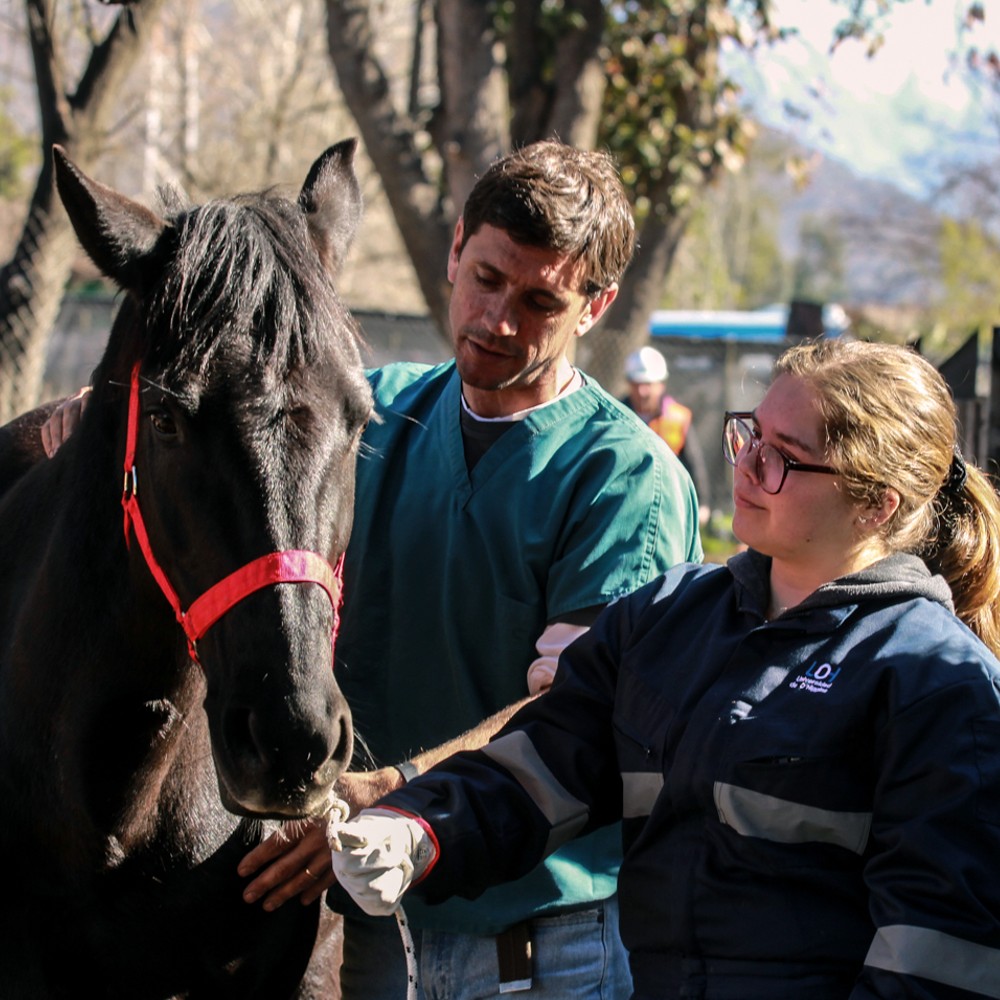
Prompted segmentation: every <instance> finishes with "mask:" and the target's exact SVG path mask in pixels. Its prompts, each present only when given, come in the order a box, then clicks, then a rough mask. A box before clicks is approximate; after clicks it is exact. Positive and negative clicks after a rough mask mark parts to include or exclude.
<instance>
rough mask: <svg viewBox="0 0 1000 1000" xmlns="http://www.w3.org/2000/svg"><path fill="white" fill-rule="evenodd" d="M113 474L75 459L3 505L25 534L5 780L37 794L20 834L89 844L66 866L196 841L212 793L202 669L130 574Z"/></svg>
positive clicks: (7, 662)
mask: <svg viewBox="0 0 1000 1000" xmlns="http://www.w3.org/2000/svg"><path fill="white" fill-rule="evenodd" d="M71 443H72V442H71ZM67 447H68V446H67ZM71 457H72V456H71V455H68V456H67V458H71ZM83 460H84V459H83V456H78V457H77V458H76V459H75V460H74V462H82V461H83ZM109 474H110V473H107V472H104V473H102V475H101V476H100V477H98V481H97V482H95V483H93V484H90V485H91V486H92V488H88V483H87V476H86V470H84V471H82V472H81V469H80V468H79V467H78V466H77V467H75V468H73V467H69V468H63V469H59V468H58V467H57V466H56V463H55V462H54V463H53V465H52V467H50V468H47V469H40V470H38V471H37V473H36V472H32V473H31V474H30V475H29V476H28V477H26V479H25V481H24V482H23V483H19V484H17V486H15V487H14V489H13V490H12V491H11V492H12V494H14V493H17V494H23V495H22V496H16V497H15V496H8V497H7V498H5V501H4V508H3V509H4V510H5V511H6V512H7V513H8V514H9V516H10V518H11V520H12V522H13V523H14V524H15V525H16V526H17V527H18V528H19V529H20V530H19V531H18V530H17V529H15V531H14V532H12V534H18V535H19V536H20V537H19V538H11V537H7V538H6V539H5V540H3V541H0V552H2V554H3V555H6V556H7V557H8V561H7V563H6V568H7V569H8V571H9V579H10V580H11V581H14V580H16V581H17V584H16V587H14V586H13V585H12V587H11V590H10V592H9V593H8V595H7V597H6V600H5V601H4V605H5V610H4V611H3V613H2V614H0V621H2V627H3V635H2V636H0V639H2V646H0V650H3V649H5V650H6V652H2V651H0V713H2V716H0V718H2V723H3V724H2V728H3V730H4V732H3V733H2V734H0V740H2V741H3V743H4V744H5V746H4V759H5V761H6V763H4V764H3V765H2V766H3V767H4V768H8V767H9V771H8V773H7V774H6V775H5V776H4V777H6V778H7V779H9V780H11V781H12V782H15V783H18V784H20V783H22V782H23V788H24V789H30V797H29V796H26V795H25V794H23V793H21V794H19V796H18V798H19V801H25V798H26V797H29V801H28V802H27V803H26V810H25V813H24V814H23V815H22V816H20V817H19V822H20V823H21V824H23V825H24V826H25V827H27V828H28V829H27V830H25V829H22V830H21V833H22V834H25V833H27V836H28V839H30V838H31V837H32V836H36V837H38V838H40V840H41V841H42V842H47V843H48V849H49V850H53V851H54V850H59V851H68V852H70V853H75V854H79V853H82V854H85V855H86V856H87V857H86V860H85V861H84V859H83V858H79V857H77V858H76V859H75V861H74V862H73V864H74V865H75V866H76V865H78V863H79V862H83V865H82V867H85V868H87V869H90V870H92V869H93V866H94V865H95V864H97V865H98V866H100V865H104V866H111V867H113V866H114V865H116V864H118V863H120V860H121V858H123V857H126V856H128V855H129V854H131V853H134V852H136V851H142V850H160V849H162V850H165V851H167V852H179V853H181V854H186V853H188V852H189V851H196V850H198V849H199V847H198V845H194V844H186V843H184V842H183V841H184V838H185V837H188V836H189V834H188V832H187V831H188V830H189V828H190V827H191V823H190V821H189V818H190V816H191V815H193V814H199V816H200V817H201V818H199V824H200V825H202V826H204V822H203V814H205V813H206V812H208V811H209V810H210V809H211V808H212V806H211V803H216V802H217V791H216V788H215V777H214V770H213V768H212V761H211V750H210V745H209V740H208V734H207V725H206V722H205V717H204V712H203V709H202V707H201V702H202V699H203V678H202V677H201V676H200V674H199V673H198V670H199V668H198V667H197V666H195V665H194V664H192V663H190V662H184V661H182V659H181V658H182V657H183V649H184V645H183V640H182V637H181V633H180V630H179V627H178V626H177V625H176V623H175V622H174V620H173V615H172V613H171V612H170V609H169V607H168V606H167V605H166V602H165V601H164V599H163V597H162V595H161V594H160V593H159V591H158V590H157V589H156V586H155V584H154V583H153V582H152V580H151V579H148V578H146V579H134V578H133V575H132V574H136V573H138V572H143V573H144V572H146V571H145V568H144V567H142V566H141V565H140V566H138V570H137V569H136V563H135V561H134V560H130V559H129V556H128V551H127V549H126V545H125V541H124V538H123V536H122V520H121V508H120V506H119V505H117V504H116V502H115V496H114V493H113V492H112V491H110V490H109V489H108V488H107V484H106V483H105V482H104V477H105V476H106V475H109ZM29 480H32V482H29ZM67 492H68V493H69V495H68V496H67V495H65V494H66V493H67ZM60 493H62V494H63V495H62V496H60ZM43 734H44V738H42V735H43ZM33 747H34V748H37V752H34V753H33V751H32V748H33ZM39 754H41V756H40V755H39ZM53 760H54V761H58V762H59V763H58V766H56V767H53V766H52V765H51V763H50V762H51V761H53ZM215 808H217V809H219V811H220V812H221V806H217V805H216V806H215ZM53 823H57V824H58V829H56V828H54V827H53ZM227 824H228V825H231V822H230V821H228V820H227V819H226V818H225V817H222V819H221V827H220V833H221V832H222V829H221V828H223V827H225V826H227ZM67 829H70V830H72V836H67V833H66V830H67ZM29 831H30V832H29ZM15 839H18V838H17V835H15ZM39 846H41V845H39Z"/></svg>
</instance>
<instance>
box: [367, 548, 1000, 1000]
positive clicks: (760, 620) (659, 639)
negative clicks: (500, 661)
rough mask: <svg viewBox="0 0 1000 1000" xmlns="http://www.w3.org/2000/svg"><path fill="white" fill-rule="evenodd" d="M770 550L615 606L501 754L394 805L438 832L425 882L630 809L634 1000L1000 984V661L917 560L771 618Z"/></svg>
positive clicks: (764, 997)
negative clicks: (767, 616)
mask: <svg viewBox="0 0 1000 1000" xmlns="http://www.w3.org/2000/svg"><path fill="white" fill-rule="evenodd" d="M768 567H769V563H768V560H766V559H765V558H764V557H762V556H759V555H757V554H756V553H753V552H749V553H745V554H743V555H741V556H737V557H736V558H735V559H733V560H731V561H730V563H729V564H728V566H726V567H718V566H716V567H708V566H704V567H696V566H680V567H677V568H675V569H674V570H671V571H670V572H668V573H667V575H666V576H665V577H664V578H663V579H661V580H659V581H654V582H653V583H651V584H649V585H648V586H646V587H644V588H642V589H641V590H639V591H637V592H636V593H635V594H633V595H632V596H630V597H627V598H624V599H622V600H620V601H618V602H616V603H615V604H613V605H611V606H610V607H609V608H607V609H606V610H605V611H604V613H603V614H602V615H601V616H600V618H599V619H598V620H597V622H596V623H595V625H594V627H593V628H592V629H591V630H590V631H589V632H588V633H587V634H586V635H585V636H583V637H582V638H581V639H580V640H578V641H577V642H576V643H574V644H573V645H572V646H570V647H569V649H567V650H566V651H565V653H564V654H563V657H562V660H561V661H560V667H559V671H558V673H557V677H556V680H555V683H554V685H553V687H552V688H551V690H550V691H549V692H548V693H547V694H546V695H544V696H542V697H541V698H539V699H537V700H536V701H534V702H532V703H531V704H529V705H528V706H526V707H525V708H524V709H523V710H522V711H521V712H520V713H518V715H517V716H516V717H515V718H514V719H513V720H512V722H511V723H510V725H508V726H507V727H506V728H505V730H504V731H503V732H502V733H501V734H499V735H498V736H497V737H496V739H495V740H494V741H493V742H491V743H490V744H489V745H488V746H487V747H486V748H484V749H483V750H482V751H479V752H475V753H468V754H460V755H458V756H456V757H454V758H452V759H451V760H450V761H447V762H445V763H444V764H443V765H441V766H440V767H439V768H436V769H434V770H432V771H431V772H429V773H428V774H427V775H425V776H424V777H422V778H420V779H417V780H415V781H413V782H411V783H410V784H409V785H407V786H405V787H404V788H402V789H400V790H399V791H397V792H395V793H393V794H392V795H390V796H388V797H387V799H386V800H385V802H386V804H390V805H392V806H395V807H397V808H400V809H403V810H405V811H407V812H410V813H414V814H417V815H420V816H421V817H422V818H423V819H425V820H426V821H427V822H428V823H429V824H430V826H431V827H432V829H433V830H434V833H435V835H436V836H437V838H438V841H439V843H440V846H441V853H440V857H439V859H438V862H437V864H436V865H435V866H434V868H433V869H432V870H431V871H430V873H429V874H428V876H427V877H426V878H425V879H424V880H423V882H421V883H420V884H419V885H418V886H417V888H416V889H415V891H416V892H418V893H421V894H422V895H423V896H424V898H426V899H429V900H432V901H433V900H434V899H440V898H445V897H447V896H448V895H451V894H454V893H459V894H461V895H475V894H476V893H478V892H480V891H482V890H483V889H484V888H485V887H486V886H487V885H490V884H493V883H495V882H497V881H500V880H506V879H510V878H514V877H516V876H518V875H520V874H521V873H523V872H524V871H527V870H528V869H530V868H531V867H532V866H534V865H535V864H536V863H537V862H538V860H539V858H541V857H542V856H543V855H546V854H548V853H550V852H551V851H553V850H555V848H556V847H558V846H559V845H561V844H563V843H565V842H566V840H568V839H570V838H572V837H574V836H576V835H577V834H579V833H583V832H587V831H590V830H593V829H594V828H595V827H598V826H601V825H604V824H608V823H612V822H614V821H616V820H619V819H623V821H624V822H623V836H624V855H625V857H624V862H623V865H622V869H621V875H620V879H619V890H620V899H621V911H622V917H621V920H622V927H621V930H622V938H623V940H624V942H625V944H626V946H627V947H628V949H629V952H630V956H631V961H632V968H633V977H634V980H635V990H636V992H635V996H636V997H637V998H643V1000H646V998H649V1000H651V998H653V997H659V998H662V997H671V996H685V997H698V996H706V997H717V998H734V1000H735V998H740V1000H777V998H783V997H788V998H792V997H794V998H804V997H809V998H810V1000H827V998H829V1000H833V998H839V1000H843V998H847V997H850V998H852V1000H862V998H872V997H880V998H889V997H893V998H895V997H900V998H902V997H906V998H909V1000H913V998H925V997H926V998H929V997H935V998H952V997H954V998H963V997H964V998H968V997H971V996H987V997H1000V664H998V662H997V660H996V659H995V658H994V657H993V655H992V654H991V653H990V652H989V651H988V650H987V648H986V647H985V646H984V645H983V644H982V643H981V642H980V641H979V640H978V639H977V638H976V637H975V636H974V635H973V634H972V633H971V632H970V631H969V630H968V629H967V628H966V627H965V626H964V625H962V624H961V623H960V622H959V621H958V619H957V618H956V617H955V616H954V614H953V611H952V608H951V603H950V593H949V591H948V587H947V585H946V584H945V583H944V581H943V580H942V579H941V578H940V577H932V576H931V575H930V574H929V572H928V571H927V569H926V567H925V566H924V564H923V563H922V562H921V561H920V560H918V559H916V558H913V557H910V556H893V557H890V558H888V559H885V560H883V561H882V562H880V563H877V564H875V565H874V566H872V567H869V568H868V569H867V570H865V571H864V572H862V573H859V574H856V575H853V576H849V577H845V578H843V579H841V580H839V581H835V582H834V583H831V584H828V585H826V586H824V587H822V588H820V589H819V590H818V591H816V592H815V593H814V594H813V595H811V596H810V597H809V598H808V599H807V600H806V601H805V602H803V603H802V604H801V605H799V606H798V607H796V608H793V609H791V610H790V611H788V612H786V613H785V614H783V615H781V616H780V617H778V618H776V619H775V620H773V621H770V622H768V621H766V620H765V618H764V612H765V609H766V606H767V595H768V586H767V574H768Z"/></svg>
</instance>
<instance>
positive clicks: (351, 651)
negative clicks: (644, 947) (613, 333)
mask: <svg viewBox="0 0 1000 1000" xmlns="http://www.w3.org/2000/svg"><path fill="white" fill-rule="evenodd" d="M633 241H634V227H633V221H632V216H631V212H630V209H629V206H628V202H627V200H626V197H625V192H624V190H623V189H622V185H621V181H620V178H619V175H618V172H617V170H616V168H615V167H614V164H613V162H612V161H611V160H610V158H609V157H607V156H605V155H604V154H601V153H585V152H580V151H577V150H574V149H572V148H570V147H567V146H564V145H562V144H560V143H556V142H544V143H536V144H534V145H532V146H529V147H526V148H525V149H523V150H521V151H519V152H517V153H514V154H512V155H511V156H508V157H506V158H505V159H503V160H501V161H498V162H497V163H496V164H494V166H493V167H491V168H490V170H489V171H488V172H487V173H486V174H485V175H484V176H483V177H482V178H481V179H480V181H479V183H478V184H477V186H476V188H475V190H474V191H473V193H472V194H471V195H470V197H469V200H468V202H467V203H466V206H465V208H464V211H463V215H462V218H461V219H460V220H459V222H458V224H457V226H456V228H455V234H454V240H453V243H452V247H451V252H450V254H449V258H448V279H449V281H450V282H451V284H452V297H451V304H450V321H451V333H452V338H453V341H454V350H455V360H454V361H452V362H449V363H447V364H444V365H439V366H437V367H428V366H425V365H414V364H399V365H389V366H387V367H385V368H382V369H380V370H377V371H374V372H372V373H371V374H370V378H371V383H372V387H373V389H374V394H375V400H376V413H377V418H376V419H375V420H373V421H372V422H371V424H370V425H369V427H368V429H367V431H366V432H365V437H364V444H363V445H362V452H361V457H360V459H359V461H358V478H357V502H356V508H357V512H356V515H355V523H354V531H353V534H352V537H351V542H350V545H349V547H348V550H347V559H346V564H345V570H344V593H345V595H346V600H345V604H344V608H343V616H342V624H341V631H340V636H339V639H338V646H337V652H338V665H337V676H338V680H339V681H340V684H341V687H342V689H343V690H344V693H345V694H346V695H347V698H348V700H349V702H350V704H351V707H352V710H353V713H354V717H355V723H356V729H357V732H358V734H359V737H360V739H361V740H362V741H363V747H364V749H365V751H366V752H367V753H368V755H369V760H368V761H367V762H366V763H367V764H368V766H369V768H370V769H369V770H367V771H359V772H353V773H351V774H349V775H345V776H344V778H343V779H342V781H341V784H340V785H339V786H338V787H339V790H340V792H341V794H342V795H343V796H344V797H345V798H346V799H347V800H348V801H349V802H350V803H351V806H352V809H354V810H357V809H359V808H363V807H365V806H368V805H370V804H372V803H373V802H374V801H375V799H377V798H378V797H379V796H380V795H382V794H384V793H386V792H388V791H391V790H392V789H394V788H396V787H398V786H399V785H400V784H402V782H403V781H404V780H405V778H406V776H407V775H410V774H413V773H417V772H419V771H422V770H423V769H425V768H427V767H429V766H430V765H431V764H433V763H435V762H436V761H439V760H441V759H443V758H444V757H445V756H448V755H449V754H450V753H452V752H454V751H456V750H458V749H464V748H469V747H478V746H481V745H482V744H483V743H484V742H486V740H487V739H488V738H489V737H490V736H491V735H492V734H493V733H494V732H495V731H496V730H497V729H498V728H499V726H500V725H501V724H502V722H504V721H505V720H506V719H507V718H509V717H510V715H511V714H512V713H513V711H514V710H515V709H516V708H517V707H518V706H519V705H520V704H522V703H523V702H524V701H525V699H528V698H532V697H537V696H538V695H539V694H540V693H542V692H544V690H545V689H546V688H547V687H548V686H549V684H550V682H551V679H552V676H553V673H554V671H555V665H556V661H557V659H558V655H559V651H560V650H561V649H562V648H563V647H565V646H566V645H567V644H568V643H569V642H570V641H572V639H574V638H576V637H577V636H578V635H580V634H582V633H583V632H584V631H586V630H587V628H588V627H589V625H590V623H591V622H592V621H593V620H594V618H595V617H596V615H597V613H598V612H599V610H600V609H601V608H602V607H603V606H604V605H606V604H607V603H608V602H609V601H612V600H614V599H615V598H617V597H620V596H621V595H623V594H626V593H629V592H630V591H632V590H635V589H636V588H637V587H640V586H641V585H642V584H644V583H646V582H647V581H649V580H651V579H653V578H654V577H656V576H657V575H659V574H660V573H662V572H663V571H664V570H665V569H666V568H667V567H668V566H670V565H672V564H674V563H677V562H680V561H685V560H694V561H698V560H700V558H701V545H700V541H699V538H698V527H697V525H698V501H697V498H696V496H695V493H694V489H693V487H692V485H691V481H690V479H689V477H688V476H687V473H686V472H685V471H684V470H683V468H682V467H681V465H680V463H679V462H678V461H677V459H676V458H675V457H674V455H673V454H672V453H671V452H670V450H669V448H667V446H666V445H665V444H664V443H663V442H662V441H660V440H658V439H657V438H656V437H655V436H654V435H651V434H649V433H648V432H647V431H646V430H645V428H644V427H643V425H642V423H641V421H640V420H639V419H638V418H637V417H636V416H635V415H634V414H632V413H631V412H629V411H628V410H627V409H626V408H625V407H623V406H622V405H620V404H619V403H618V402H617V401H616V400H615V399H614V398H613V397H611V396H610V395H609V394H608V393H606V392H605V391H604V390H603V389H601V387H600V386H598V385H597V383H596V382H594V381H593V379H591V378H589V377H588V376H586V375H584V374H583V373H582V372H580V371H579V370H577V369H576V368H574V366H573V364H572V363H571V361H570V359H569V356H568V352H569V350H570V348H571V345H572V344H573V342H574V340H575V338H577V337H581V336H583V335H584V334H585V333H587V331H588V330H589V329H590V328H591V327H592V326H593V325H594V324H595V323H596V322H597V321H598V320H599V319H600V318H601V315H602V314H603V313H604V312H605V310H606V309H607V308H608V306H609V305H610V304H611V303H612V302H613V301H614V298H615V296H616V295H617V292H618V281H619V279H620V277H621V275H622V273H623V271H624V270H625V267H626V266H627V264H628V262H629V260H630V258H631V255H632V250H633ZM483 821H484V822H489V817H484V819H483ZM620 855H621V849H620V839H619V831H618V830H617V829H612V830H605V831H602V832H600V833H598V834H596V835H593V836H591V837H588V838H585V839H583V840H580V841H577V842H575V843H574V844H572V845H570V846H569V847H568V848H567V849H565V850H562V851H559V852H558V853H556V854H554V855H553V856H552V857H550V858H549V859H548V860H547V861H546V862H545V863H544V864H543V865H541V866H539V867H538V868H536V869H535V870H534V871H533V872H532V873H531V874H530V875H528V876H527V877H526V878H524V879H522V880H521V881H519V882H516V883H513V884H511V885H506V886H502V887H498V888H495V889H491V890H489V891H487V892H486V893H484V894H483V895H482V896H480V897H479V899H477V900H475V901H471V902H470V901H468V900H461V899H455V900H452V901H449V902H447V903H444V904H441V905H439V906H421V905H419V903H418V902H417V901H415V900H414V901H413V902H408V903H407V907H406V909H407V915H408V917H409V922H410V926H411V929H412V931H413V936H414V941H415V945H416V949H417V953H418V962H419V972H420V975H419V978H420V982H421V986H422V988H423V990H424V992H425V995H427V996H431V995H433V996H447V997H449V998H450V1000H469V998H472V997H480V996H493V995H496V994H497V993H498V992H501V991H503V992H511V991H514V990H515V989H517V988H521V989H528V988H529V987H530V991H531V992H530V995H532V996H541V997H546V998H549V997H551V998H556V997H558V998H565V1000H570V998H572V1000H580V998H582V997H599V996H601V997H607V996H613V997H627V996H628V994H629V992H630V985H629V979H628V970H627V964H626V960H625V957H624V954H623V950H622V946H621V943H620V941H619V939H618V933H617V909H616V900H615V881H616V876H617V871H618V865H619V862H620ZM268 863H269V864H268ZM262 866H266V867H263V868H262ZM240 871H241V874H244V875H249V874H252V873H254V872H258V874H257V877H256V878H255V879H254V880H253V881H252V882H251V883H250V885H249V886H248V888H247V892H246V898H247V900H248V901H250V902H255V901H257V900H261V899H262V900H263V905H264V906H266V907H269V908H273V907H274V906H276V905H280V904H281V903H283V902H284V901H286V900H288V899H290V898H291V897H293V896H295V895H298V894H301V895H302V898H303V900H305V901H310V900H313V899H315V898H317V897H318V896H319V895H320V894H321V893H322V892H323V891H325V890H326V889H327V888H328V887H329V886H331V885H332V884H333V881H334V880H333V875H332V872H331V866H330V856H329V850H328V848H327V847H326V843H325V839H324V837H323V833H322V831H320V830H319V829H318V828H317V829H314V830H311V831H309V832H307V833H306V834H305V835H304V836H303V837H302V838H301V839H299V840H293V841H291V842H289V841H287V840H285V841H281V840H277V839H274V838H272V839H271V840H269V841H267V842H266V843H265V844H264V845H262V846H261V847H259V848H257V850H256V851H254V852H253V853H251V854H250V855H248V857H247V858H246V859H245V860H244V862H243V864H242V865H241V868H240ZM332 895H333V894H331V896H332ZM344 934H345V938H344V940H345V943H344V966H343V968H342V972H341V984H342V990H343V996H344V1000H383V998H384V1000H399V998H401V997H403V996H405V985H406V971H405V964H404V955H403V950H402V947H401V944H400V940H399V935H398V930H397V928H396V924H395V921H394V920H393V919H392V918H381V919H379V918H370V917H365V916H364V915H358V914H357V912H356V911H355V912H352V913H349V914H348V915H347V916H346V918H345V932H344ZM529 940H530V941H531V947H530V954H531V960H530V965H529V963H528V962H527V961H526V958H527V955H526V953H527V951H528V946H527V942H528V941H529Z"/></svg>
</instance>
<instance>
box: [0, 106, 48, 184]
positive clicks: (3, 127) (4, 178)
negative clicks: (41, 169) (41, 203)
mask: <svg viewBox="0 0 1000 1000" xmlns="http://www.w3.org/2000/svg"><path fill="white" fill-rule="evenodd" d="M10 99H11V93H10V90H9V89H8V88H5V89H4V90H2V91H0V198H3V199H9V200H16V199H20V198H23V197H25V196H26V195H27V192H28V171H29V168H30V169H32V170H35V169H37V168H38V161H39V152H38V140H37V138H36V137H35V136H33V135H30V134H29V133H27V132H24V131H23V130H22V129H20V128H19V127H18V125H17V123H16V122H15V121H14V119H13V118H11V116H10V115H9V114H8V113H7V110H6V107H5V105H8V104H9V101H10Z"/></svg>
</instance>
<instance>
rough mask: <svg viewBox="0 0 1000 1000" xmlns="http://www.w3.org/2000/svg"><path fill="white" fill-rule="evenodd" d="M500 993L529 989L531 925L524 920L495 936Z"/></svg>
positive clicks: (519, 991)
mask: <svg viewBox="0 0 1000 1000" xmlns="http://www.w3.org/2000/svg"><path fill="white" fill-rule="evenodd" d="M496 942H497V965H498V966H499V968H500V992H501V993H521V992H523V991H524V990H530V989H531V924H530V923H529V922H528V921H527V920H525V921H522V922H521V923H519V924H514V926H513V927H508V928H507V929H506V930H505V931H501V932H500V933H499V934H497V936H496Z"/></svg>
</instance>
